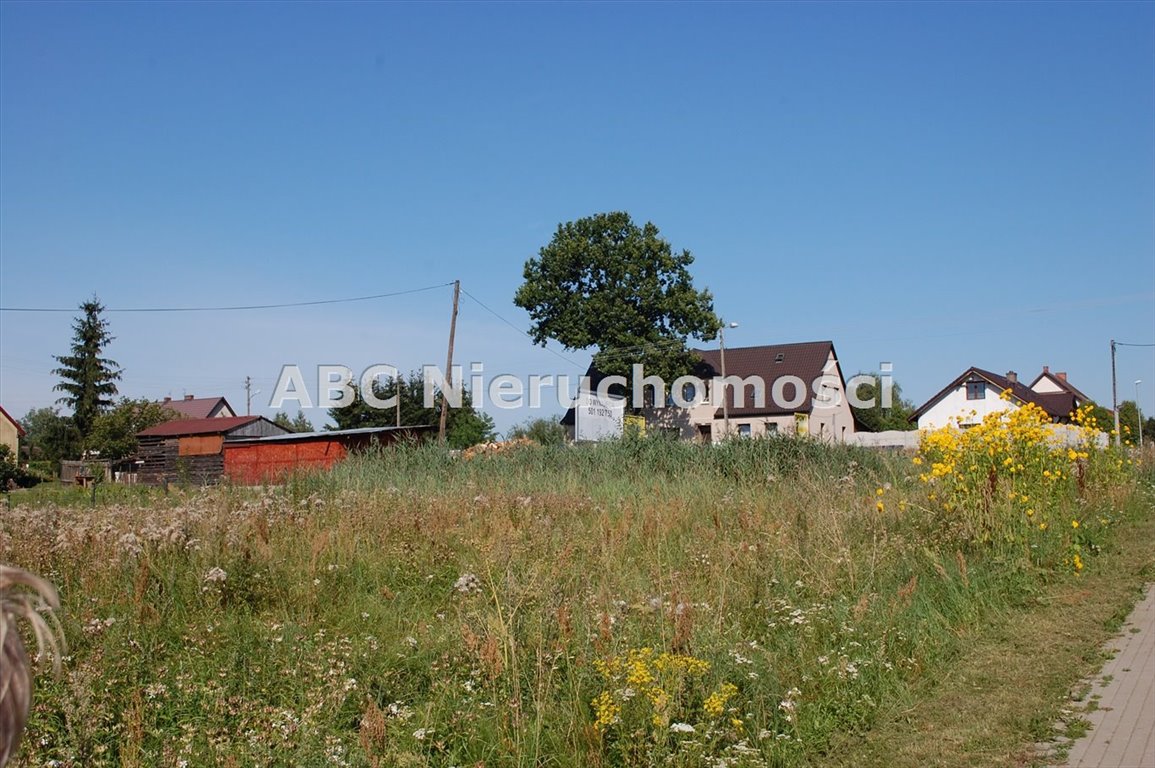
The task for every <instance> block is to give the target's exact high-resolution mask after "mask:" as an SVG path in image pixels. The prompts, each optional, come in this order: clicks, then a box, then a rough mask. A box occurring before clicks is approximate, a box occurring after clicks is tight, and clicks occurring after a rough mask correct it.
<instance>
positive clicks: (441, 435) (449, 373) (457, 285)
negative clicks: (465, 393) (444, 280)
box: [437, 280, 461, 443]
mask: <svg viewBox="0 0 1155 768" xmlns="http://www.w3.org/2000/svg"><path fill="white" fill-rule="evenodd" d="M460 298H461V281H460V280H454V281H453V316H452V318H450V320H449V353H448V354H447V355H446V356H445V388H444V389H443V390H441V425H440V426H439V427H438V429H437V439H438V441H439V442H441V443H444V442H445V419H446V418H447V417H448V416H449V400H448V399H447V398H446V397H445V393H446V392H447V391H448V390H450V389H452V388H453V337H454V335H455V334H456V333H457V302H458V301H459V300H460Z"/></svg>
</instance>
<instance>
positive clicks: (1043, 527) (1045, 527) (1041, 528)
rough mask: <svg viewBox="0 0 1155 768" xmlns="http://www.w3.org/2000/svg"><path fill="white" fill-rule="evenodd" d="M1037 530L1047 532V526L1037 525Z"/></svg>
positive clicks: (1044, 524)
mask: <svg viewBox="0 0 1155 768" xmlns="http://www.w3.org/2000/svg"><path fill="white" fill-rule="evenodd" d="M1039 530H1040V531H1045V530H1047V524H1046V523H1039Z"/></svg>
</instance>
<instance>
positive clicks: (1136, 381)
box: [1135, 379, 1143, 453]
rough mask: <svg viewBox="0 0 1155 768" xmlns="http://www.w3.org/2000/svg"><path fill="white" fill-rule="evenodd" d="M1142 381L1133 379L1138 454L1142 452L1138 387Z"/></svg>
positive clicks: (1141, 415)
mask: <svg viewBox="0 0 1155 768" xmlns="http://www.w3.org/2000/svg"><path fill="white" fill-rule="evenodd" d="M1142 383H1143V379H1135V419H1136V420H1137V421H1138V422H1139V452H1140V453H1142V451H1143V409H1142V408H1140V407H1139V385H1140V384H1142Z"/></svg>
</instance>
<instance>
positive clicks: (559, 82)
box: [0, 1, 1155, 429]
mask: <svg viewBox="0 0 1155 768" xmlns="http://www.w3.org/2000/svg"><path fill="white" fill-rule="evenodd" d="M610 210H625V211H628V212H630V214H631V215H632V216H633V217H634V218H635V220H637V221H639V222H641V221H646V220H649V221H653V222H654V223H655V224H656V225H657V226H658V227H659V228H660V229H661V231H662V234H663V235H664V236H665V237H666V238H667V239H669V240H670V241H671V242H672V244H673V245H674V246H675V247H676V248H679V249H681V248H686V249H689V250H690V251H692V252H693V253H694V255H695V257H696V262H695V264H694V265H693V267H692V271H693V274H694V276H695V280H696V283H697V284H698V285H700V286H704V287H708V288H709V289H710V290H711V291H712V292H713V294H714V298H715V307H716V309H717V310H718V312H719V313H720V314H721V315H722V316H724V317H725V318H726V319H727V320H734V321H737V322H739V323H740V327H739V328H737V329H735V330H734V331H732V332H730V334H728V336H727V341H728V344H729V345H732V346H743V345H752V344H765V343H773V342H790V341H807V340H816V339H827V338H829V339H832V340H833V341H834V342H835V345H836V348H837V349H838V352H839V355H840V357H841V359H842V362H843V366H844V369H845V371H846V372H847V374H850V373H853V372H855V371H858V370H860V369H862V370H869V369H875V368H877V366H878V363H879V362H880V361H884V360H886V361H891V362H893V364H894V366H895V374H896V377H897V379H898V381H899V382H900V383H901V384H902V385H903V388H904V390H905V394H906V395H907V396H909V397H910V398H911V399H913V400H915V401H918V402H921V401H922V400H925V399H926V398H928V397H929V396H931V395H932V394H934V393H935V392H936V391H937V390H938V389H939V388H941V387H942V386H944V385H945V384H946V383H948V382H949V381H950V380H951V379H952V378H954V377H955V376H957V375H958V374H959V373H961V372H962V371H963V370H964V369H965V368H966V367H968V366H970V365H979V366H982V367H985V368H989V369H991V370H994V371H996V372H1004V371H1006V370H1009V369H1015V370H1017V371H1018V372H1019V373H1020V375H1022V376H1024V377H1031V378H1033V377H1034V376H1035V375H1036V374H1037V373H1038V372H1039V370H1040V369H1041V367H1042V366H1043V365H1044V364H1046V365H1050V366H1051V368H1052V370H1065V371H1067V372H1069V374H1070V378H1071V381H1072V382H1073V383H1074V384H1076V386H1078V387H1080V388H1081V389H1083V390H1084V391H1086V392H1087V393H1088V394H1089V395H1091V396H1092V397H1094V398H1096V399H1098V400H1100V401H1103V402H1107V403H1109V402H1110V396H1111V393H1110V367H1109V346H1108V344H1109V340H1110V339H1111V338H1116V339H1119V340H1121V341H1130V342H1140V343H1150V342H1153V341H1155V4H1151V3H1095V4H1091V3H1087V4H1080V3H1041V2H1040V3H1005V4H987V3H965V4H964V3H958V4H951V3H925V4H913V3H911V4H885V3H869V4H868V3H860V4H849V3H837V4H835V3H830V4H821V3H807V4H791V3H775V4H769V3H767V4H755V3H742V4H690V3H684V4H657V3H647V4H616V3H615V4H610V3H604V4H561V3H557V4H545V3H542V4H530V3H510V4H485V3H475V4H456V3H443V4H384V3H381V4H376V3H345V4H326V5H322V4H305V3H295V4H277V3H245V4H242V3H237V4H229V3H89V4H78V3H40V4H30V3H20V2H11V1H9V2H4V3H0V305H2V306H6V307H13V306H17V307H75V306H76V305H77V304H79V303H80V302H81V301H83V300H85V299H86V298H88V297H89V296H91V295H93V293H95V294H97V295H99V297H100V299H101V300H102V301H103V302H104V303H105V304H106V305H107V306H109V307H111V308H130V307H147V306H221V305H235V304H267V303H278V302H292V301H309V300H315V299H332V298H341V297H351V296H363V295H368V294H380V293H388V292H392V291H399V290H405V289H412V288H421V287H425V286H431V285H439V284H444V283H447V282H450V281H452V280H454V279H460V280H461V281H462V286H463V288H464V289H465V290H467V291H468V292H469V293H470V294H471V295H472V296H474V297H476V298H477V299H479V300H481V301H482V302H484V303H485V304H486V305H488V306H489V307H490V308H492V309H493V310H494V311H496V312H497V313H498V314H499V315H501V317H502V318H505V319H506V320H508V321H509V322H510V323H512V324H514V325H516V326H519V327H522V328H525V327H527V325H528V320H527V317H526V315H525V314H524V313H523V312H522V311H521V310H519V309H518V308H516V307H514V306H513V304H512V297H513V294H514V292H515V291H516V289H517V287H518V285H520V282H521V271H522V267H523V265H524V263H525V261H526V259H527V258H530V257H532V256H533V255H535V254H536V252H537V250H538V249H539V248H540V247H541V246H543V245H544V244H546V243H547V242H548V241H549V239H550V237H551V236H552V234H553V232H554V230H555V229H556V227H557V225H558V223H559V222H563V221H569V220H573V219H576V218H580V217H582V216H586V215H589V214H592V213H596V212H601V211H610ZM449 305H450V289H449V288H441V289H438V290H435V291H428V292H424V293H418V294H410V295H407V296H403V297H395V298H391V299H383V300H377V301H370V302H363V303H355V304H341V305H331V306H324V307H310V308H296V309H284V310H269V311H262V312H233V313H195V314H184V313H173V314H130V313H111V314H109V315H108V318H109V320H110V321H111V323H112V330H113V332H114V334H115V335H116V337H117V339H116V341H115V342H114V343H113V345H112V346H111V347H110V349H109V354H110V356H111V357H113V358H114V359H115V360H117V361H118V362H119V363H120V364H121V365H122V366H123V367H124V370H125V373H124V380H123V382H122V386H121V390H122V393H123V394H127V395H131V396H147V397H158V398H159V397H161V396H163V395H166V394H171V395H173V396H175V397H179V396H181V395H182V394H185V393H191V394H196V395H198V396H204V395H215V394H224V395H226V396H227V397H228V398H229V399H230V401H231V402H232V403H233V404H234V406H236V407H238V408H241V409H243V407H244V394H243V388H242V382H243V380H244V378H245V376H251V377H252V378H253V379H254V381H255V382H256V386H257V387H258V388H259V389H261V390H262V393H263V394H262V395H261V396H259V397H258V398H257V401H256V402H255V406H264V405H265V404H267V400H266V399H265V398H267V396H268V393H270V392H271V391H272V388H273V384H274V381H275V379H276V377H277V374H278V372H279V371H280V368H281V366H282V365H283V364H286V363H294V364H298V365H301V366H302V367H305V366H315V365H316V364H319V363H322V364H325V363H339V364H345V365H348V366H350V367H352V368H354V369H358V370H359V369H361V368H363V367H365V366H367V365H369V364H372V363H381V362H384V363H391V364H394V365H396V366H398V367H399V368H401V369H403V370H408V369H411V368H417V367H419V366H420V365H422V364H423V363H434V364H441V365H443V364H444V357H445V341H446V336H447V332H448V323H449ZM71 318H72V316H71V315H70V314H68V313H63V314H25V313H13V312H0V403H3V405H4V407H5V408H6V409H7V410H8V411H9V412H10V413H13V414H14V415H16V416H18V417H19V416H21V415H23V414H24V413H25V412H27V410H28V409H29V408H32V407H37V406H43V405H49V404H51V403H52V402H53V400H54V399H55V397H56V394H57V393H54V392H52V386H53V384H54V383H55V379H54V378H53V377H52V376H51V375H50V373H49V371H50V370H51V369H52V368H53V367H54V362H53V360H52V355H54V354H62V353H64V352H66V350H67V347H68V344H69V339H70V328H69V326H70V323H71ZM459 323H460V324H459V327H458V337H457V354H456V359H457V360H458V361H462V362H466V363H468V362H470V361H482V362H483V363H484V365H485V370H486V372H487V374H491V375H493V374H497V373H513V374H515V375H519V376H522V377H525V376H528V375H529V374H530V373H540V374H549V373H552V374H559V373H569V374H571V375H574V376H576V375H578V374H580V372H581V370H582V369H583V368H584V366H585V364H586V363H587V362H588V359H589V357H588V354H585V353H582V352H570V353H566V352H563V355H564V356H565V357H567V358H569V359H570V360H572V361H573V362H572V363H567V362H565V361H563V360H562V359H561V358H560V357H559V356H557V355H555V354H552V353H551V352H549V351H546V350H542V349H541V348H539V347H534V346H533V345H532V344H531V343H530V342H529V340H528V339H527V338H526V337H525V336H523V335H521V334H519V333H518V332H517V331H516V330H514V329H513V328H511V327H510V326H509V325H507V324H506V323H504V322H502V320H501V319H499V318H497V317H495V316H494V315H492V314H490V313H488V312H486V311H485V310H484V309H482V308H481V307H480V306H479V305H478V304H476V303H474V302H473V301H472V300H471V299H469V298H465V299H463V303H462V311H461V316H460V321H459ZM551 346H553V347H554V348H555V349H558V350H559V351H561V350H560V348H557V347H556V345H551ZM1135 379H1142V380H1143V381H1144V383H1143V384H1142V385H1141V397H1140V402H1141V404H1142V406H1143V408H1144V411H1145V412H1146V413H1152V412H1155V351H1153V350H1152V349H1150V348H1121V351H1120V357H1119V380H1120V382H1121V383H1120V399H1123V398H1133V397H1134V391H1135V388H1134V385H1133V384H1132V382H1133V381H1134V380H1135ZM488 410H489V412H490V413H491V415H493V416H494V417H495V419H496V420H497V422H498V426H499V428H502V429H505V428H507V427H508V426H509V425H511V424H513V423H515V422H517V421H520V420H522V419H524V418H525V417H526V415H527V414H526V413H525V412H508V411H500V410H497V409H488ZM553 410H555V411H556V410H557V409H553ZM254 412H257V413H266V414H267V415H271V412H269V411H266V410H265V409H263V408H260V407H255V408H254ZM307 413H308V415H309V416H310V417H311V418H313V420H314V422H315V423H320V422H322V421H323V420H324V419H323V415H322V414H321V413H320V412H318V411H312V412H307Z"/></svg>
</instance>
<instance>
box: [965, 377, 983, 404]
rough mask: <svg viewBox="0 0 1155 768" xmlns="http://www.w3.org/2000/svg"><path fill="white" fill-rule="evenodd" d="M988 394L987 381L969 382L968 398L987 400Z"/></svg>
mask: <svg viewBox="0 0 1155 768" xmlns="http://www.w3.org/2000/svg"><path fill="white" fill-rule="evenodd" d="M986 396H987V384H986V382H985V381H968V382H967V400H985V399H986Z"/></svg>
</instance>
